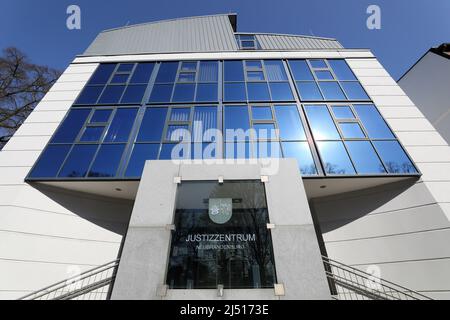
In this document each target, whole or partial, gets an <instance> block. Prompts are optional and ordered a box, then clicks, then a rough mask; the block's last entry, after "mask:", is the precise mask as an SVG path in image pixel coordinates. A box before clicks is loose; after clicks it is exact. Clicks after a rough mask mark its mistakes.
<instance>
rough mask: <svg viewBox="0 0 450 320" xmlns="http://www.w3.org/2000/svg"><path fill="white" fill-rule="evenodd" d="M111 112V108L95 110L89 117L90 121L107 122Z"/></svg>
mask: <svg viewBox="0 0 450 320" xmlns="http://www.w3.org/2000/svg"><path fill="white" fill-rule="evenodd" d="M111 113H112V110H111V109H98V110H95V112H94V114H93V115H92V117H91V120H90V123H98V122H108V120H109V117H110V116H111Z"/></svg>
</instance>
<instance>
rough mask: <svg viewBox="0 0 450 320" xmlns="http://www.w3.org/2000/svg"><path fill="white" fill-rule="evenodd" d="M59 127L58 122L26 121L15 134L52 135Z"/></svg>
mask: <svg viewBox="0 0 450 320" xmlns="http://www.w3.org/2000/svg"><path fill="white" fill-rule="evenodd" d="M57 127H58V123H28V122H25V123H24V124H23V125H21V126H20V128H19V129H18V130H17V131H16V133H15V134H14V136H51V135H53V133H54V132H55V130H56V128H57Z"/></svg>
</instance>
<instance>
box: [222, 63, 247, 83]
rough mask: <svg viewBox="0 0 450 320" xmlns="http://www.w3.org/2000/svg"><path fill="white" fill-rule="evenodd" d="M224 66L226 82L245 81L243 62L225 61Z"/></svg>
mask: <svg viewBox="0 0 450 320" xmlns="http://www.w3.org/2000/svg"><path fill="white" fill-rule="evenodd" d="M223 65H224V79H225V81H244V68H243V65H242V61H225V62H224V63H223Z"/></svg>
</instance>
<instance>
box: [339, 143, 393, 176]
mask: <svg viewBox="0 0 450 320" xmlns="http://www.w3.org/2000/svg"><path fill="white" fill-rule="evenodd" d="M345 145H346V146H347V150H348V153H349V154H350V157H351V158H352V160H353V164H354V165H355V168H356V171H357V172H358V173H361V174H375V173H386V170H384V167H383V164H382V163H381V161H380V159H379V158H378V156H377V154H376V152H375V150H374V149H373V147H372V145H371V144H370V142H369V141H346V142H345Z"/></svg>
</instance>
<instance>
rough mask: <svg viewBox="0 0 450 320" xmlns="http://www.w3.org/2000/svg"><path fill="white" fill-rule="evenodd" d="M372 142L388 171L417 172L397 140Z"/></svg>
mask: <svg viewBox="0 0 450 320" xmlns="http://www.w3.org/2000/svg"><path fill="white" fill-rule="evenodd" d="M373 144H374V145H375V148H376V149H377V151H378V154H379V155H380V157H381V159H382V160H383V162H384V165H385V166H386V169H387V170H388V172H389V173H417V171H416V169H415V168H414V165H413V164H412V162H411V160H409V158H408V156H407V155H406V153H405V151H403V148H402V147H401V146H400V144H399V143H398V142H397V141H374V142H373Z"/></svg>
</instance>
